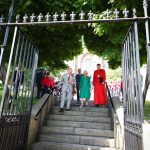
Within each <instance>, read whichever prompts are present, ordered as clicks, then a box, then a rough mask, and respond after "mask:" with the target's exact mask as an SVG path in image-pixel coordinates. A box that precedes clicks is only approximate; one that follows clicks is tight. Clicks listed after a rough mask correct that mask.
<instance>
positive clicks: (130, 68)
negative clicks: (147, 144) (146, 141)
mask: <svg viewBox="0 0 150 150" xmlns="http://www.w3.org/2000/svg"><path fill="white" fill-rule="evenodd" d="M138 44H139V43H138V26H137V22H136V21H134V22H133V25H132V26H131V28H130V29H129V31H128V33H127V35H126V38H125V40H124V44H123V48H122V71H123V72H122V75H123V103H124V115H125V149H127V150H143V139H142V136H143V135H142V123H143V97H142V87H141V86H142V84H141V74H140V58H139V45H138Z"/></svg>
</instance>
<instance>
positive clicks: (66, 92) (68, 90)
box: [57, 68, 76, 112]
mask: <svg viewBox="0 0 150 150" xmlns="http://www.w3.org/2000/svg"><path fill="white" fill-rule="evenodd" d="M75 84H76V79H75V77H74V75H73V74H72V69H71V68H68V69H67V73H65V74H64V75H63V76H62V78H61V80H60V82H59V83H58V85H57V86H58V87H59V86H60V85H62V96H61V104H60V112H63V111H64V104H65V100H66V99H67V109H66V110H67V111H69V110H70V104H71V100H72V96H73V95H72V93H73V86H74V85H75Z"/></svg>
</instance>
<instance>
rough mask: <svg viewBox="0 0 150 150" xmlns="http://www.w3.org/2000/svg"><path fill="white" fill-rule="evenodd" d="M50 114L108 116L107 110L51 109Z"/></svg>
mask: <svg viewBox="0 0 150 150" xmlns="http://www.w3.org/2000/svg"><path fill="white" fill-rule="evenodd" d="M51 114H54V115H68V116H72V115H73V116H88V117H108V112H88V111H64V112H59V111H58V110H53V111H52V113H51Z"/></svg>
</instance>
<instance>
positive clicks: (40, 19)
mask: <svg viewBox="0 0 150 150" xmlns="http://www.w3.org/2000/svg"><path fill="white" fill-rule="evenodd" d="M42 18H43V15H42V13H40V14H39V16H38V17H37V19H38V22H41V21H42Z"/></svg>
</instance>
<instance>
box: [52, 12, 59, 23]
mask: <svg viewBox="0 0 150 150" xmlns="http://www.w3.org/2000/svg"><path fill="white" fill-rule="evenodd" d="M58 16H59V15H58V14H57V12H55V14H54V15H53V21H57V19H58Z"/></svg>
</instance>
